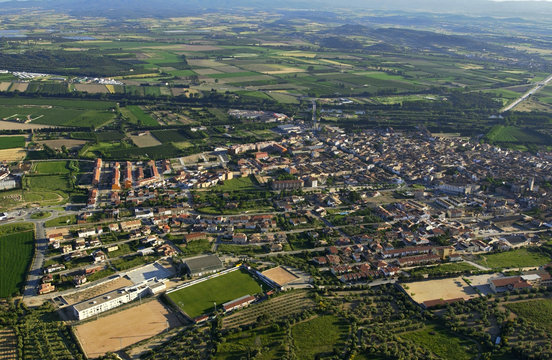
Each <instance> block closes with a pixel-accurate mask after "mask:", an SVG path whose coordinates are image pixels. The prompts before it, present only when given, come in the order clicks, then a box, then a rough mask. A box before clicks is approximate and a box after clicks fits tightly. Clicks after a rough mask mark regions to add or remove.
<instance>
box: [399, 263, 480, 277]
mask: <svg viewBox="0 0 552 360" xmlns="http://www.w3.org/2000/svg"><path fill="white" fill-rule="evenodd" d="M477 270H478V269H477V268H476V267H474V266H472V265H470V264H468V263H466V262H458V263H449V264H441V265H437V266H430V267H425V266H424V267H419V268H415V269H412V270H409V271H408V272H409V273H410V275H422V274H428V275H441V274H446V273H454V272H464V271H477Z"/></svg>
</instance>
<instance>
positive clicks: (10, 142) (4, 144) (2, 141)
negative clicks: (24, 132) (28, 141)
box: [0, 136, 25, 150]
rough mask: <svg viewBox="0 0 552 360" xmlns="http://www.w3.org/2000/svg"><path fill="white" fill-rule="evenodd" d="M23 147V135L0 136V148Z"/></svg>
mask: <svg viewBox="0 0 552 360" xmlns="http://www.w3.org/2000/svg"><path fill="white" fill-rule="evenodd" d="M21 147H25V137H24V136H0V150H3V149H15V148H21Z"/></svg>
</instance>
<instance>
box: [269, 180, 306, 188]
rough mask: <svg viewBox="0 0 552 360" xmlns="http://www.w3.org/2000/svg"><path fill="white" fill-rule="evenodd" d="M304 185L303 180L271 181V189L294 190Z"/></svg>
mask: <svg viewBox="0 0 552 360" xmlns="http://www.w3.org/2000/svg"><path fill="white" fill-rule="evenodd" d="M303 185H304V182H303V180H276V181H273V182H272V189H273V190H296V189H301V188H302V187H303Z"/></svg>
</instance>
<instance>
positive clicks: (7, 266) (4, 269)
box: [0, 231, 34, 298]
mask: <svg viewBox="0 0 552 360" xmlns="http://www.w3.org/2000/svg"><path fill="white" fill-rule="evenodd" d="M33 250H34V231H24V232H16V233H12V234H9V235H3V236H0V298H3V297H8V296H10V295H12V294H14V293H16V292H17V290H18V289H21V287H22V286H23V283H24V281H25V275H26V272H27V268H28V267H29V264H30V262H31V260H32V257H33Z"/></svg>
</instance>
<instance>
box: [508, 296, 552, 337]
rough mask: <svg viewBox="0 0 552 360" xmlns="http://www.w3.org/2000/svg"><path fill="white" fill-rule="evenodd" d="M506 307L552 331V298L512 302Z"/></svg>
mask: <svg viewBox="0 0 552 360" xmlns="http://www.w3.org/2000/svg"><path fill="white" fill-rule="evenodd" d="M506 307H507V308H508V309H510V310H511V311H512V312H514V313H515V314H516V315H517V316H519V317H521V318H523V319H526V320H529V321H530V322H532V323H534V324H535V325H537V326H538V327H540V328H542V329H545V330H547V331H552V299H540V300H531V301H523V302H516V303H510V304H507V305H506Z"/></svg>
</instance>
